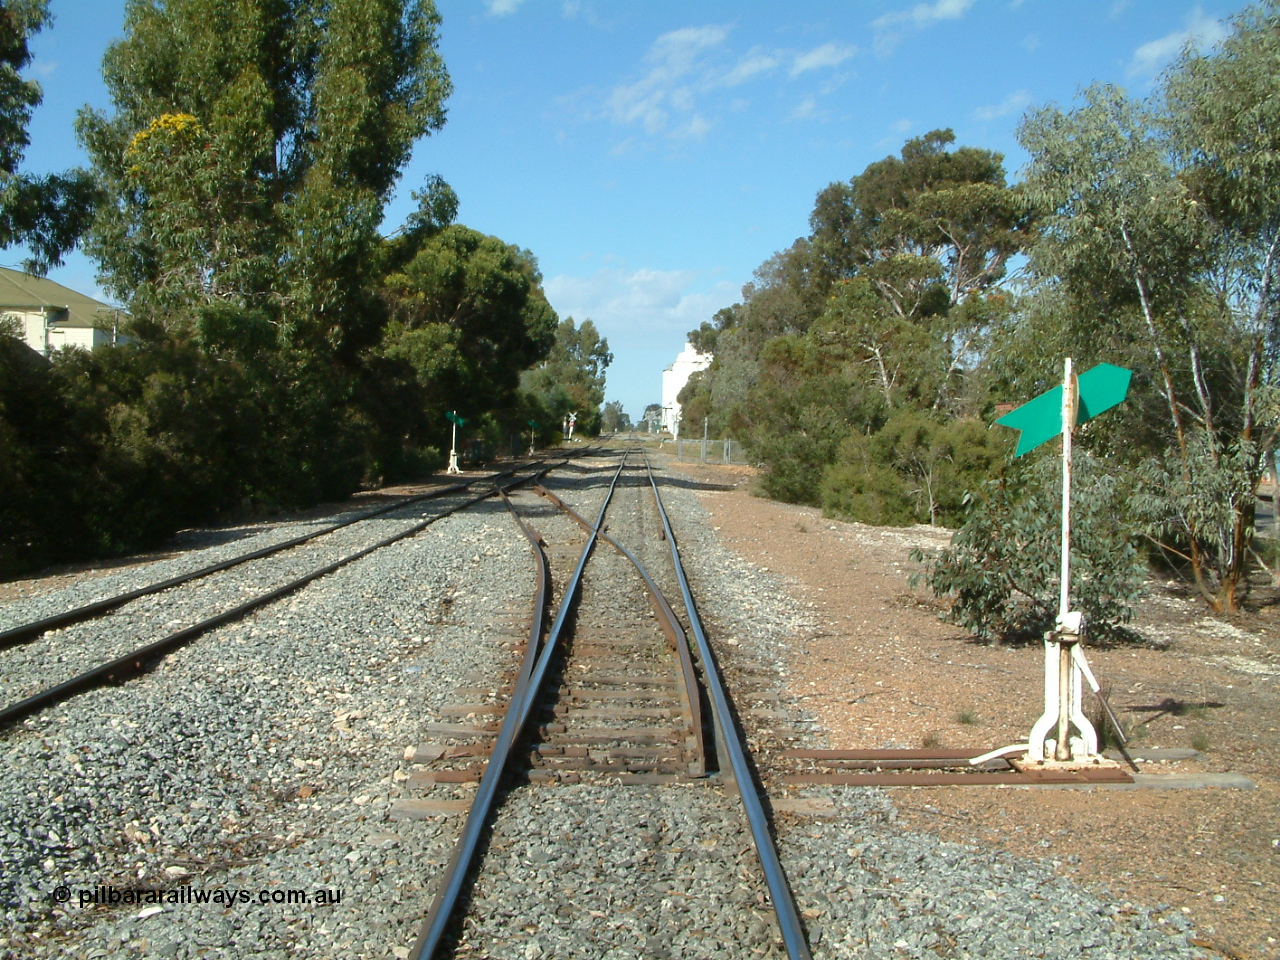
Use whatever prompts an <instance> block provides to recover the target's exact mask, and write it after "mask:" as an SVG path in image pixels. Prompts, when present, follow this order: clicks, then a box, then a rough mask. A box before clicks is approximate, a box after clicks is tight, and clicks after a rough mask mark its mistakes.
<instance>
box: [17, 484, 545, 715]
mask: <svg viewBox="0 0 1280 960" xmlns="http://www.w3.org/2000/svg"><path fill="white" fill-rule="evenodd" d="M551 469H552V467H547V468H545V469H544V470H543V471H541V472H540V473H534V474H530V475H529V476H527V477H525V478H523V479H520V480H514V481H512V482H511V483H509V484H506V485H505V487H503V488H502V489H511V488H512V487H517V486H521V485H523V484H526V483H529V482H530V481H532V480H537V479H540V478H541V477H542V476H544V475H545V474H546V473H548V472H549V471H550V470H551ZM500 475H501V474H500ZM499 489H500V488H499V487H495V488H494V489H493V490H488V491H485V492H484V493H481V494H477V495H476V496H474V497H471V498H470V499H468V500H465V501H464V502H462V503H460V504H458V505H457V506H454V507H450V508H449V509H447V510H443V511H441V512H440V513H438V514H435V515H434V516H431V517H427V518H426V519H424V520H421V521H419V522H418V523H415V524H414V525H413V526H411V527H409V528H408V529H406V530H402V531H400V532H399V533H396V534H393V535H392V536H389V537H386V538H384V539H382V540H379V541H378V542H377V543H375V544H372V545H371V546H368V547H364V548H362V549H360V550H357V551H356V552H355V553H351V554H348V555H347V556H345V557H341V558H339V559H338V560H335V561H334V562H332V563H328V564H325V565H324V566H322V567H320V568H318V569H316V570H312V571H311V572H310V573H307V574H305V575H303V576H301V577H299V578H297V579H295V580H292V581H290V582H289V583H286V584H283V585H282V586H279V587H276V588H275V589H274V590H270V591H268V592H267V593H264V594H261V595H259V596H257V597H254V598H253V599H252V600H248V601H246V602H245V603H242V604H239V605H238V606H235V607H233V608H231V609H230V610H224V611H222V612H221V613H218V614H215V615H214V616H212V617H208V618H207V619H205V620H201V621H200V622H199V623H195V624H192V625H191V626H189V627H186V628H184V629H182V630H179V631H177V632H176V633H171V634H169V635H168V636H166V637H162V638H161V639H159V640H156V641H154V642H152V643H149V644H147V645H146V646H143V647H140V648H139V649H137V650H134V651H133V652H131V653H127V654H125V655H124V656H122V657H117V658H116V659H114V660H111V661H110V662H108V663H104V664H102V665H100V666H97V667H94V668H93V669H91V670H86V671H85V672H84V673H81V674H78V675H76V676H74V677H72V678H70V679H69V680H65V681H63V682H62V683H59V684H57V685H56V686H52V687H49V688H48V689H46V690H41V691H40V692H38V693H35V694H32V695H31V696H29V697H27V698H26V699H24V700H19V701H18V702H16V703H13V704H10V705H9V706H7V707H4V708H2V709H0V726H4V725H6V724H10V723H14V722H16V721H18V720H21V719H23V718H25V717H28V716H30V715H32V714H33V713H36V712H38V711H40V710H43V709H45V708H46V707H50V706H53V705H54V704H57V703H61V702H63V701H64V700H67V699H69V698H71V697H73V696H75V695H76V694H78V693H81V692H83V691H85V690H90V689H93V688H94V687H99V686H103V685H105V684H108V683H118V682H120V681H122V680H127V679H129V678H131V677H135V676H138V675H139V674H142V673H145V672H147V671H148V670H149V669H151V668H152V667H153V666H154V665H155V664H156V663H158V662H159V661H161V660H162V659H163V658H164V657H166V656H168V655H169V654H170V653H172V652H173V651H175V650H178V649H179V648H181V647H183V646H185V645H186V644H188V643H190V642H191V641H192V640H194V639H195V638H196V637H198V636H201V635H202V634H205V633H208V632H209V631H210V630H213V629H214V628H216V627H220V626H222V625H223V624H225V623H231V622H233V621H235V620H239V619H240V618H242V617H244V616H245V615H246V614H248V613H251V612H252V611H254V610H256V609H258V608H259V607H262V606H265V605H266V604H268V603H272V602H274V601H276V600H279V599H281V598H282V597H285V596H288V595H289V594H291V593H295V592H296V591H298V590H300V589H302V588H303V587H305V586H306V585H307V584H309V583H311V582H312V581H314V580H318V579H320V578H321V577H323V576H326V575H328V574H330V573H333V572H334V571H335V570H338V569H340V568H341V567H345V566H346V565H347V564H349V563H354V562H355V561H356V560H359V559H361V558H362V557H365V556H368V555H369V554H371V553H373V552H374V551H375V550H381V549H382V548H383V547H388V546H390V545H391V544H393V543H396V542H397V541H400V540H404V539H406V538H408V537H412V536H415V535H417V534H419V533H421V532H422V531H423V530H425V529H426V528H427V527H429V526H431V524H433V523H435V522H436V521H438V520H442V519H444V518H445V517H447V516H450V515H452V514H454V513H457V512H459V511H461V510H465V509H466V508H467V507H470V506H473V505H474V504H477V503H479V502H480V501H482V500H487V499H488V498H489V497H492V496H493V495H494V494H495V493H497V492H498V490H499ZM326 532H327V531H326Z"/></svg>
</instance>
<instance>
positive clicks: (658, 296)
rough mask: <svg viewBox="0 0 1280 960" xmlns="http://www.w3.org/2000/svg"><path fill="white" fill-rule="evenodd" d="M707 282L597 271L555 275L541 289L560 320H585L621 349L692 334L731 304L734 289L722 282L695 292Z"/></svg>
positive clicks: (667, 274) (693, 276)
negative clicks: (654, 338)
mask: <svg viewBox="0 0 1280 960" xmlns="http://www.w3.org/2000/svg"><path fill="white" fill-rule="evenodd" d="M707 279H708V278H707V277H705V276H704V275H703V274H702V273H700V272H699V271H696V270H652V269H640V270H632V269H629V268H626V267H603V268H601V269H599V270H597V271H596V272H595V273H592V274H587V275H578V276H570V275H567V274H560V275H558V276H554V277H551V278H549V279H548V280H547V281H546V282H545V283H544V284H543V287H544V289H545V290H546V293H547V299H548V300H549V301H550V302H551V305H552V306H554V307H555V309H556V312H557V313H558V314H559V315H560V316H561V318H564V317H570V316H571V317H573V318H574V319H576V320H578V321H579V322H581V321H582V320H586V319H590V320H592V321H594V322H595V324H596V326H597V327H599V328H600V330H601V332H602V333H604V335H605V336H607V337H609V339H610V343H613V344H616V345H617V346H622V345H624V344H625V343H626V342H627V341H629V340H633V341H635V342H642V341H644V340H645V339H646V338H649V337H651V336H653V335H663V334H672V333H676V334H682V333H684V332H685V331H688V330H693V329H694V328H696V327H697V326H698V325H699V324H700V323H702V321H703V320H709V319H710V318H711V317H712V315H714V314H715V312H716V311H717V310H719V309H720V308H721V307H723V306H725V305H726V304H728V303H732V302H733V301H734V300H735V299H737V297H738V290H737V289H736V288H735V287H734V286H733V285H732V284H730V283H727V282H717V283H712V284H711V285H710V287H709V288H708V289H699V288H700V287H703V286H705V284H706V280H707Z"/></svg>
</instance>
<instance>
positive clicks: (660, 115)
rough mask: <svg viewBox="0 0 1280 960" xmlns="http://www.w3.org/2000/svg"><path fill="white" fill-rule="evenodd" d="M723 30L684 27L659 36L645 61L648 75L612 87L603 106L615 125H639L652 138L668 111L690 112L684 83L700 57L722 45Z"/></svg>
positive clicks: (689, 91) (689, 97) (690, 94)
mask: <svg viewBox="0 0 1280 960" xmlns="http://www.w3.org/2000/svg"><path fill="white" fill-rule="evenodd" d="M728 33H729V30H728V28H727V27H717V26H707V27H685V28H684V29H682V30H673V31H672V32H670V33H665V34H663V35H662V36H660V37H659V38H658V39H657V40H656V41H655V42H654V44H653V46H652V47H651V48H650V50H649V53H648V54H647V55H646V57H645V60H646V61H647V62H648V63H650V64H652V66H651V67H650V69H649V72H648V73H647V74H646V75H645V76H644V77H643V78H641V79H640V80H638V81H636V82H635V83H632V84H625V85H623V86H620V87H615V88H614V89H613V92H612V93H611V94H610V95H609V98H608V100H607V102H606V107H607V111H608V114H609V115H610V116H611V117H612V118H613V119H614V120H615V121H617V122H618V123H622V124H629V123H636V122H641V123H643V124H644V128H645V131H646V132H648V133H650V134H655V133H658V132H660V131H661V130H663V129H664V128H665V127H666V126H667V121H668V119H669V116H670V112H669V111H670V110H672V109H674V110H680V111H684V112H687V111H689V110H691V109H692V108H693V102H694V101H693V90H692V89H691V88H690V86H689V84H688V82H687V80H688V78H689V77H690V76H691V75H693V74H695V73H696V72H697V71H698V69H699V67H700V62H701V57H702V55H703V53H704V52H705V51H707V50H709V49H711V48H714V47H718V46H720V45H721V44H723V43H724V40H725V37H727V36H728Z"/></svg>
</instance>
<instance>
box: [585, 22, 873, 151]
mask: <svg viewBox="0 0 1280 960" xmlns="http://www.w3.org/2000/svg"><path fill="white" fill-rule="evenodd" d="M729 33H730V28H729V27H728V26H721V25H709V26H702V27H685V28H684V29H681V30H673V31H672V32H670V33H665V34H663V35H662V36H660V37H659V38H658V39H657V40H655V41H654V43H653V45H652V46H651V47H650V49H649V51H648V53H647V54H646V55H645V67H644V73H643V75H642V76H641V77H640V78H639V79H638V80H636V81H634V82H632V83H625V84H620V85H619V86H616V87H614V88H613V89H612V90H610V91H608V93H607V94H605V95H604V97H603V103H602V109H601V111H600V112H599V114H597V116H603V117H605V118H607V119H609V120H612V121H613V122H614V123H616V124H618V125H620V126H640V127H642V128H643V130H644V132H645V134H646V135H648V136H650V137H654V136H660V137H668V138H671V139H677V140H687V139H701V138H703V137H705V136H706V135H707V134H708V133H709V132H710V131H711V130H713V129H714V128H715V127H716V126H718V118H719V116H720V115H721V114H723V113H727V112H729V111H741V110H742V109H745V108H746V107H748V106H749V104H750V101H749V99H748V98H747V97H746V96H744V95H743V93H737V92H736V93H735V94H734V95H732V96H728V95H726V91H728V90H734V91H739V90H742V88H746V87H748V85H749V84H751V83H752V82H754V81H757V80H759V79H761V78H763V77H766V76H768V75H770V74H776V73H778V72H779V71H781V70H784V69H785V70H786V71H787V73H788V75H789V77H790V79H791V80H793V81H794V80H796V78H797V77H800V76H802V75H804V76H806V77H807V76H808V75H810V74H818V73H819V71H824V70H830V69H831V68H834V67H837V66H839V65H840V64H841V63H844V62H845V61H846V60H848V59H849V58H850V57H853V56H855V55H856V53H857V48H856V47H853V46H850V45H848V44H840V43H837V42H828V43H824V44H822V45H821V46H818V47H815V48H814V49H812V50H808V51H797V50H787V49H765V48H763V47H758V46H757V47H753V48H751V49H750V50H748V51H747V52H746V53H738V52H736V51H734V50H733V49H732V48H731V46H730V44H729V43H728V39H729ZM827 76H828V81H827V87H825V88H824V89H822V90H820V91H818V92H817V94H818V95H826V94H829V93H831V92H832V91H833V90H834V89H835V88H836V86H838V84H837V83H833V82H832V81H831V79H830V75H827ZM836 79H837V80H838V79H839V78H838V77H836ZM800 95H801V98H804V97H809V98H810V99H814V97H815V94H814V91H812V90H801V91H800ZM815 106H816V103H815ZM809 110H810V112H812V111H813V108H809ZM632 142H633V141H629V142H628V144H627V149H630V147H631V145H632Z"/></svg>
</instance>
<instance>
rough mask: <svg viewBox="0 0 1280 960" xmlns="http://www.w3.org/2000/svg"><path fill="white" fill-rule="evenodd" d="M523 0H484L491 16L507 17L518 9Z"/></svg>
mask: <svg viewBox="0 0 1280 960" xmlns="http://www.w3.org/2000/svg"><path fill="white" fill-rule="evenodd" d="M522 3H524V0H485V6H486V7H487V8H488V10H489V16H491V17H509V16H511V14H513V13H515V12H516V11H517V10H518V9H520V4H522Z"/></svg>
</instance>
